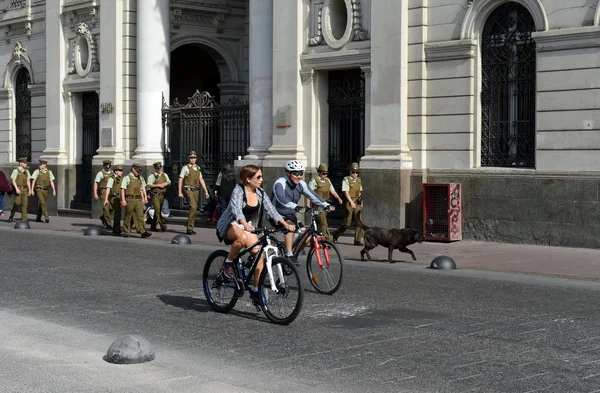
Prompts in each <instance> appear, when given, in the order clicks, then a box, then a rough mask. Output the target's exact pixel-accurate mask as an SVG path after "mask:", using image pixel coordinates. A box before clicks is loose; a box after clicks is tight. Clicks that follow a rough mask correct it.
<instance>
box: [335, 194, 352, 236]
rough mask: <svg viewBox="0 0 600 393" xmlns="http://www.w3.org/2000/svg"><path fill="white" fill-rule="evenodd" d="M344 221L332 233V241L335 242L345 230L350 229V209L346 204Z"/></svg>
mask: <svg viewBox="0 0 600 393" xmlns="http://www.w3.org/2000/svg"><path fill="white" fill-rule="evenodd" d="M343 217H344V221H343V222H342V226H341V227H339V228H338V229H337V231H335V232H334V233H333V241H334V242H337V239H338V238H339V237H340V236H342V235H343V234H344V232H346V229H348V228H350V224H351V223H352V207H350V204H349V203H348V202H346V203H344V215H343Z"/></svg>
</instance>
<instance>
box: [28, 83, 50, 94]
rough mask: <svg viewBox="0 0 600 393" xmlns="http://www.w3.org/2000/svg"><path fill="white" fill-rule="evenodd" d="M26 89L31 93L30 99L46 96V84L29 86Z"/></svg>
mask: <svg viewBox="0 0 600 393" xmlns="http://www.w3.org/2000/svg"><path fill="white" fill-rule="evenodd" d="M28 88H29V91H30V92H31V96H32V97H35V96H43V95H46V84H45V83H38V84H35V85H29V86H28Z"/></svg>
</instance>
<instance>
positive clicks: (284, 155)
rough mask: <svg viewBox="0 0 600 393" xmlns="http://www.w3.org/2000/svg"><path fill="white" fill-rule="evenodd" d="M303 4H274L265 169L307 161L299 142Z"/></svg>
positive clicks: (279, 1) (285, 0)
mask: <svg viewBox="0 0 600 393" xmlns="http://www.w3.org/2000/svg"><path fill="white" fill-rule="evenodd" d="M303 9H304V2H302V1H289V0H274V2H273V37H274V40H273V108H272V111H271V114H272V115H274V127H273V144H272V145H271V147H270V148H269V155H267V156H266V157H265V160H266V161H267V162H265V166H277V167H281V166H283V164H284V163H285V161H287V160H290V159H292V158H296V159H298V160H302V161H306V155H305V154H304V146H303V138H302V110H303V107H302V85H301V83H300V60H299V59H300V53H301V52H302V50H303V47H304V45H306V41H307V40H308V38H307V37H306V38H305V39H303V38H302V37H303V34H304V20H303Z"/></svg>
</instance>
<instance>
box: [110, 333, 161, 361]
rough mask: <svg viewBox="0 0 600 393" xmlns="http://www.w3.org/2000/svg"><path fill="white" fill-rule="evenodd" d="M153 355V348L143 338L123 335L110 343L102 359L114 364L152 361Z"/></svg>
mask: <svg viewBox="0 0 600 393" xmlns="http://www.w3.org/2000/svg"><path fill="white" fill-rule="evenodd" d="M155 357H156V355H155V353H154V348H153V347H152V345H151V344H150V343H149V342H148V340H146V339H145V338H143V337H140V336H123V337H120V338H118V339H117V340H115V341H114V342H113V343H112V344H111V345H110V347H109V348H108V352H107V353H106V356H105V358H104V360H106V361H107V362H109V363H115V364H136V363H145V362H149V361H152V360H154V358H155Z"/></svg>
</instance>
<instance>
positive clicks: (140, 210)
mask: <svg viewBox="0 0 600 393" xmlns="http://www.w3.org/2000/svg"><path fill="white" fill-rule="evenodd" d="M133 212H134V213H133V214H134V217H135V218H134V224H135V229H136V230H137V231H138V232H139V233H145V232H146V223H145V222H144V204H143V203H142V201H141V199H134V202H133Z"/></svg>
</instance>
